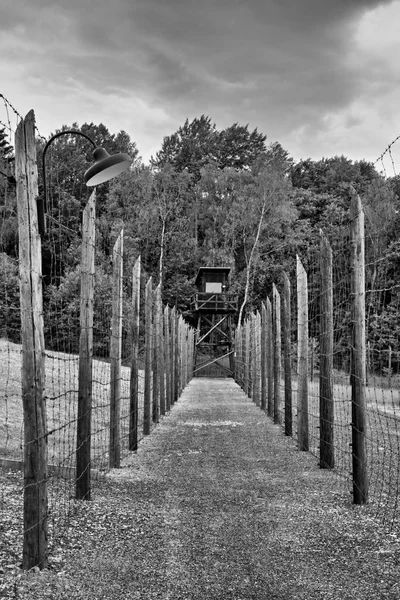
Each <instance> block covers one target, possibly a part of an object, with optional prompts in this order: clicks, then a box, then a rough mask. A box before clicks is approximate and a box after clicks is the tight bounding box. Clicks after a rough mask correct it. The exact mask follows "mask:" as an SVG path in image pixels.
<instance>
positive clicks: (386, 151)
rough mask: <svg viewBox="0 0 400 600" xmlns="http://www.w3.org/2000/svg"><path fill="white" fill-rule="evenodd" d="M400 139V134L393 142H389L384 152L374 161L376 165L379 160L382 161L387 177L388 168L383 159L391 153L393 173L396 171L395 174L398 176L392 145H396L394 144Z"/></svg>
mask: <svg viewBox="0 0 400 600" xmlns="http://www.w3.org/2000/svg"><path fill="white" fill-rule="evenodd" d="M398 140H400V134H399V135H398V136H397V137H396V138H395V139H394V140H393V141H392V142H390V144H388V146H387V147H386V148H385V150H384V151H383V152H382V154H380V156H378V158H377V159H376V160H375V161H374V163H373V164H374V165H376V163H377V162H379V161H381V163H382V168H383V172H384V174H385V177H387V173H386V168H385V164H384V162H383V159H384V157H385V155H386V154H389V157H390V160H391V163H392V168H393V173H394V175H395V176H397V173H396V167H395V164H394V160H393V155H392V147H393V146H394V144H395V143H396V142H397V141H398Z"/></svg>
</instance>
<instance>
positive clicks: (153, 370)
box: [15, 111, 194, 569]
mask: <svg viewBox="0 0 400 600" xmlns="http://www.w3.org/2000/svg"><path fill="white" fill-rule="evenodd" d="M15 169H16V181H17V203H18V224H19V268H20V289H21V294H20V297H21V338H22V401H23V409H24V507H23V513H24V540H23V568H24V569H30V568H32V567H35V566H39V568H45V567H46V566H47V555H48V528H47V518H48V500H47V470H48V469H47V424H46V410H45V344H44V326H43V297H42V255H41V237H40V235H39V228H38V213H37V198H38V196H39V194H38V172H37V161H36V144H35V116H34V112H33V111H30V112H29V113H28V115H27V116H26V118H25V119H24V120H22V121H21V122H20V123H19V125H18V127H17V131H16V135H15ZM122 257H123V232H121V233H120V235H119V237H118V239H117V241H116V244H115V246H114V253H113V303H112V319H111V339H110V445H109V465H110V467H118V466H120V464H121V432H120V418H119V415H120V406H121V342H122V306H123V304H122V271H123V260H122ZM94 259H95V193H93V194H92V195H91V197H90V199H89V201H88V204H87V206H86V207H85V210H84V214H83V226H82V257H81V297H80V343H79V375H78V377H79V392H78V419H77V448H76V498H77V499H89V498H90V489H91V468H90V465H91V440H90V431H91V412H92V411H91V407H92V389H93V380H92V366H93V364H92V363H93V305H94V265H95V263H94ZM133 282H134V285H133V294H132V306H133V312H134V318H133V320H132V323H131V327H132V331H131V335H132V348H133V349H132V363H131V380H130V431H129V449H130V450H135V449H136V448H137V444H138V437H139V436H138V433H139V431H138V427H139V396H140V393H139V342H138V340H139V306H140V293H141V292H140V259H138V260H137V261H136V264H135V267H134V269H133ZM193 345H194V333H193V330H192V329H191V328H190V327H189V326H188V325H187V324H186V323H185V322H184V320H183V318H182V317H181V316H180V315H179V314H178V313H177V311H176V309H175V308H172V309H170V308H169V307H163V306H162V303H161V290H160V286H158V287H157V288H156V289H155V290H154V291H153V283H152V279H151V278H150V279H149V280H148V281H147V284H146V289H145V352H144V362H145V365H144V366H145V369H144V371H145V373H144V391H143V394H144V407H143V411H144V414H143V434H144V435H148V434H149V433H150V431H151V424H152V422H157V421H158V420H159V417H160V415H163V414H165V412H166V411H168V410H169V408H170V407H171V406H172V405H173V404H174V402H175V401H176V400H177V398H178V397H179V395H180V393H181V391H182V389H183V388H184V387H185V385H186V383H187V382H188V381H189V379H190V378H191V375H192V371H193Z"/></svg>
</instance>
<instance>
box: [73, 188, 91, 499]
mask: <svg viewBox="0 0 400 600" xmlns="http://www.w3.org/2000/svg"><path fill="white" fill-rule="evenodd" d="M95 213H96V192H95V191H94V192H93V193H92V195H91V196H90V198H89V201H88V203H87V204H86V207H85V209H84V211H83V218H82V257H81V306H80V309H81V311H80V312H81V314H80V339H79V383H78V387H79V391H78V422H77V432H76V484H75V496H76V499H77V500H90V483H91V482H90V479H91V478H90V469H91V467H90V444H91V422H92V386H93V374H92V363H93V301H94V255H95V233H96V221H95V219H96V214H95Z"/></svg>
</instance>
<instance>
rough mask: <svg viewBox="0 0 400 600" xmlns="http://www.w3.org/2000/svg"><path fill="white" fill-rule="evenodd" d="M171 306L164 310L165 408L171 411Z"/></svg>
mask: <svg viewBox="0 0 400 600" xmlns="http://www.w3.org/2000/svg"><path fill="white" fill-rule="evenodd" d="M169 312H170V311H169V306H168V305H167V306H166V307H165V310H164V354H165V408H166V411H169V410H171V340H170V320H171V318H170V314H169Z"/></svg>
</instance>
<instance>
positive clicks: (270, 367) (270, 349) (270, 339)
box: [266, 298, 274, 419]
mask: <svg viewBox="0 0 400 600" xmlns="http://www.w3.org/2000/svg"><path fill="white" fill-rule="evenodd" d="M266 342H267V379H268V386H267V392H268V416H269V417H270V418H271V419H272V418H273V416H274V335H273V323H272V304H271V300H270V299H269V298H267V340H266Z"/></svg>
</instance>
